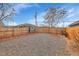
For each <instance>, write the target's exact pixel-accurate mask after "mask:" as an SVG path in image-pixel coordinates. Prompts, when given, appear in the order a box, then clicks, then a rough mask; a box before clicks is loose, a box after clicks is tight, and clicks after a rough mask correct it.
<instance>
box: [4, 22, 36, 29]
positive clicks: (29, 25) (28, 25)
mask: <svg viewBox="0 0 79 59" xmlns="http://www.w3.org/2000/svg"><path fill="white" fill-rule="evenodd" d="M31 26H32V27H35V25H32V24H27V23H25V24H20V25H16V26H5V27H6V28H13V27H15V28H16V27H31Z"/></svg>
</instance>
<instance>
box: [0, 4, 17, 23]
mask: <svg viewBox="0 0 79 59" xmlns="http://www.w3.org/2000/svg"><path fill="white" fill-rule="evenodd" d="M14 15H15V10H14V8H12V4H8V3H0V23H3V22H2V21H7V20H12V19H11V18H12V17H13V16H14Z"/></svg>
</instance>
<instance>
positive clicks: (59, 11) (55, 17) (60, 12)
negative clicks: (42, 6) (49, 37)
mask: <svg viewBox="0 0 79 59" xmlns="http://www.w3.org/2000/svg"><path fill="white" fill-rule="evenodd" d="M66 15H67V10H66V9H64V8H53V7H52V8H49V9H48V10H47V11H46V14H45V16H44V18H45V22H46V23H48V25H49V27H54V26H56V25H57V24H58V23H59V22H60V21H62V20H63V18H64V17H65V16H66Z"/></svg>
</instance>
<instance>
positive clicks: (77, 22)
mask: <svg viewBox="0 0 79 59" xmlns="http://www.w3.org/2000/svg"><path fill="white" fill-rule="evenodd" d="M69 26H70V27H71V26H79V20H78V21H76V22H73V23H72V24H70V25H69Z"/></svg>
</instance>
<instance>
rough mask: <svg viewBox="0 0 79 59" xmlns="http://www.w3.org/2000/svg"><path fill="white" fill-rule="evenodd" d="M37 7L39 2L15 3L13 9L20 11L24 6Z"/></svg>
mask: <svg viewBox="0 0 79 59" xmlns="http://www.w3.org/2000/svg"><path fill="white" fill-rule="evenodd" d="M33 6H36V7H39V4H29V3H20V4H15V6H14V9H15V10H16V12H18V13H19V12H20V11H21V10H22V9H24V8H30V7H33Z"/></svg>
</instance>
